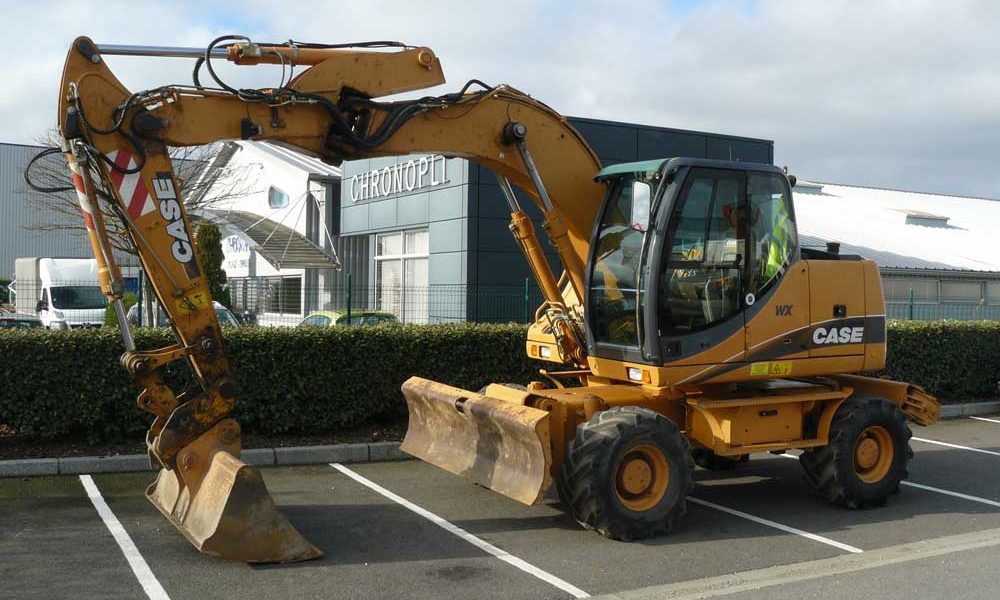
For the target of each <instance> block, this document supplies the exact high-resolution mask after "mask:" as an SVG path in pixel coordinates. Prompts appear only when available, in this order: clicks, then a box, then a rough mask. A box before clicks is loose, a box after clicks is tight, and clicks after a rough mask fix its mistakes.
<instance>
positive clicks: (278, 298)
mask: <svg viewBox="0 0 1000 600" xmlns="http://www.w3.org/2000/svg"><path fill="white" fill-rule="evenodd" d="M309 281H310V279H309V278H303V277H302V276H282V277H252V278H233V279H231V280H230V281H229V283H228V293H229V296H230V297H229V301H228V302H227V304H228V306H229V307H230V309H231V311H232V313H233V314H235V316H236V318H237V320H239V321H241V322H243V323H246V324H257V325H263V326H272V327H274V326H279V327H282V326H283V327H293V326H297V325H299V324H300V323H302V322H303V321H304V320H306V319H308V318H309V317H310V316H316V315H319V316H321V317H325V318H326V319H327V320H329V323H330V324H332V323H336V322H338V321H342V322H344V323H347V322H357V321H359V320H361V321H364V320H365V319H367V320H368V321H372V320H395V321H400V322H404V323H457V322H466V321H468V322H479V323H507V322H516V323H529V322H531V321H532V320H533V319H534V314H535V310H536V308H537V307H538V306H539V304H541V302H542V296H541V293H540V292H539V290H538V288H537V286H536V285H535V284H534V282H533V281H531V280H525V281H524V282H523V283H522V284H521V285H491V286H470V285H427V286H400V285H392V284H382V283H380V282H376V285H370V284H368V283H366V284H362V285H359V284H356V283H352V281H351V280H350V278H348V279H347V280H346V281H344V280H340V282H339V283H338V284H336V285H322V280H320V283H319V284H316V285H305V283H304V282H309ZM884 281H885V283H886V286H885V287H886V290H885V291H886V316H887V317H888V318H890V319H901V320H920V321H929V320H940V319H956V320H963V321H985V320H1000V296H998V295H997V294H996V293H995V292H997V291H1000V287H996V286H994V285H993V283H992V282H991V281H982V282H970V281H967V280H955V281H954V282H953V281H951V280H946V279H940V280H935V281H902V282H901V281H899V280H898V279H897V280H893V279H891V278H885V280H884ZM127 283H128V285H127V288H128V291H129V292H132V293H136V292H138V291H139V289H138V288H139V286H138V284H137V281H136V279H135V278H131V279H129V280H128V282H127ZM310 283H311V282H310ZM3 287H4V289H3V290H2V291H3V294H0V309H4V310H6V311H7V312H12V311H13V312H17V313H20V314H21V315H22V316H28V315H37V316H39V317H42V321H43V322H44V325H46V326H52V325H51V323H52V322H57V323H56V325H55V327H57V328H71V329H72V328H75V327H76V326H85V327H92V326H97V325H99V324H101V323H103V322H104V303H105V300H104V296H103V294H102V293H101V291H100V289H99V286H98V283H97V282H96V281H62V280H60V281H52V282H48V283H44V284H43V283H42V282H33V283H29V282H23V281H22V282H15V283H14V284H13V285H11V286H10V287H11V289H10V293H8V289H7V286H3ZM977 290H981V293H980V294H978V298H977ZM960 292H961V293H965V294H966V296H967V297H966V298H964V299H954V297H955V296H956V295H957V294H958V293H960ZM137 295H138V294H137ZM5 296H9V297H7V298H5ZM150 314H151V313H150ZM164 319H165V317H164V318H163V319H160V320H161V321H163V320H164ZM145 320H147V321H148V320H150V319H149V318H145ZM323 320H324V319H322V318H321V319H317V321H323ZM62 322H65V325H63V324H62Z"/></svg>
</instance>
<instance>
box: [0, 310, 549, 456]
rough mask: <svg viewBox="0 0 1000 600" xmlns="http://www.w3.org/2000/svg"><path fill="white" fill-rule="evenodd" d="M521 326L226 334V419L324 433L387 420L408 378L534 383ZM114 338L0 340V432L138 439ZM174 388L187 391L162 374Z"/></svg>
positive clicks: (144, 336)
mask: <svg viewBox="0 0 1000 600" xmlns="http://www.w3.org/2000/svg"><path fill="white" fill-rule="evenodd" d="M525 333H526V328H525V327H524V326H521V325H468V324H456V325H427V326H417V325H380V326H377V327H336V328H309V329H268V328H260V327H248V328H236V329H227V330H226V331H225V333H224V338H225V345H226V353H227V355H228V356H229V360H230V365H231V367H232V370H233V376H234V378H235V379H236V381H237V383H238V384H239V389H240V393H239V395H238V396H237V404H236V409H235V411H234V412H235V414H236V416H237V418H239V419H240V422H241V424H242V425H243V428H244V430H245V431H255V432H258V433H262V434H280V433H297V434H299V433H301V434H315V433H328V432H335V431H338V430H344V429H347V428H351V427H357V426H359V425H363V424H366V423H370V422H380V421H390V420H394V419H399V418H402V417H404V416H405V414H406V404H405V402H404V401H403V397H402V394H401V393H400V391H399V387H400V385H401V384H402V383H403V381H404V380H405V379H406V378H407V377H409V376H410V375H420V376H423V377H428V378H431V379H435V380H438V381H443V382H447V383H450V384H452V385H456V386H459V387H463V388H466V389H473V390H476V389H479V388H480V387H482V386H483V385H485V384H486V383H489V382H490V381H520V382H524V381H528V380H530V379H533V378H537V372H538V368H539V367H540V366H541V364H540V363H535V364H532V361H530V360H529V359H527V358H525V356H524V337H525ZM135 338H136V344H137V345H138V346H139V347H140V348H146V349H151V348H157V347H162V346H166V345H168V344H170V343H172V336H171V334H170V333H169V331H168V330H165V329H137V330H135ZM121 352H122V350H121V338H120V336H119V333H118V331H117V329H114V330H106V329H105V330H99V331H94V330H90V331H51V332H50V331H44V330H26V329H22V330H5V331H0V356H2V359H0V382H2V385H3V388H4V389H3V390H2V391H0V394H2V395H0V424H5V425H9V426H11V427H13V428H14V429H15V430H17V431H20V432H30V433H31V434H34V435H38V436H40V437H45V438H58V437H82V438H85V439H87V440H88V441H91V442H97V441H114V440H120V439H129V438H130V437H134V436H140V437H141V433H142V432H143V431H145V429H146V427H147V424H148V422H149V421H150V420H151V416H150V415H148V414H146V413H142V412H141V411H139V410H138V408H136V404H135V397H136V394H137V390H136V389H134V388H133V387H132V384H131V381H130V379H129V377H128V376H127V375H126V373H125V372H124V369H122V367H121V365H120V364H119V362H118V357H119V356H120V355H121ZM167 375H168V380H169V381H170V382H171V384H172V385H173V386H174V389H175V390H182V389H184V387H185V386H187V385H190V384H191V383H192V379H191V378H190V376H189V374H188V371H187V369H186V367H185V366H184V365H182V364H179V363H175V364H174V365H170V367H169V372H168V374H167Z"/></svg>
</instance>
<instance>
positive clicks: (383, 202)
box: [335, 118, 774, 323]
mask: <svg viewBox="0 0 1000 600" xmlns="http://www.w3.org/2000/svg"><path fill="white" fill-rule="evenodd" d="M570 122H571V123H572V124H573V126H574V127H576V128H577V129H578V130H579V131H580V133H581V134H582V135H583V137H584V138H585V139H586V140H587V142H588V143H589V144H590V145H591V146H592V147H593V148H594V150H595V152H596V153H597V155H598V157H599V158H600V159H601V162H602V163H604V164H614V163H619V162H628V161H634V160H644V159H650V158H662V157H670V156H694V157H701V158H716V159H732V160H741V161H747V162H763V163H771V162H772V160H773V156H774V152H773V149H774V145H773V142H771V141H768V140H760V139H750V138H742V137H737V136H729V135H718V134H711V133H701V132H694V131H683V130H677V129H667V128H660V127H651V126H644V125H634V124H628V123H614V122H608V121H597V120H593V119H581V118H570ZM521 204H522V207H524V209H525V210H526V212H528V213H529V214H530V215H531V216H532V218H533V219H534V220H535V221H536V222H539V221H540V215H539V214H538V211H537V209H536V208H535V206H534V204H533V203H532V202H530V201H528V200H526V199H525V198H522V203H521ZM509 221H510V212H509V210H508V208H507V203H506V201H505V200H504V198H503V195H502V193H501V191H500V187H499V185H498V183H497V180H496V178H495V177H494V175H493V174H492V172H490V171H489V170H488V169H486V168H484V167H480V166H479V165H476V164H474V163H471V162H469V161H467V160H463V159H449V158H445V157H444V156H440V155H417V156H403V157H391V158H375V159H370V160H360V161H350V162H345V163H344V164H343V165H342V183H341V188H340V219H339V223H338V224H337V225H338V226H339V229H338V230H337V231H336V232H335V235H337V236H339V237H340V238H343V239H346V240H354V243H353V245H352V248H354V249H355V250H361V249H363V248H364V249H365V250H366V251H367V260H366V262H365V265H364V267H363V269H362V270H361V271H360V272H358V271H357V270H355V271H354V272H352V273H351V281H352V288H353V289H352V300H353V301H355V302H356V303H357V304H356V305H357V306H362V307H364V308H369V309H375V310H383V311H388V312H392V313H394V314H396V315H397V316H399V317H400V318H401V319H402V320H404V321H408V322H420V323H424V322H430V323H437V322H449V321H465V320H470V321H509V320H517V321H526V320H529V317H530V316H531V315H532V314H533V313H534V309H535V307H537V305H538V304H539V303H540V301H541V295H540V293H539V292H538V290H537V287H536V285H535V283H534V281H533V279H531V273H530V271H529V269H528V265H527V264H526V262H525V260H524V258H523V256H522V254H521V251H520V249H519V248H518V247H517V245H516V244H515V242H514V240H513V238H512V236H511V234H510V231H509V230H508V228H507V225H508V223H509ZM537 229H538V230H539V231H541V227H540V226H539V227H537ZM540 237H542V238H544V235H542V236H540ZM542 242H543V244H546V245H545V248H546V252H547V254H548V255H549V256H550V257H551V259H552V262H553V264H555V262H556V257H555V254H554V251H553V250H552V248H551V247H549V246H548V245H547V240H544V239H543V240H542ZM354 267H355V268H356V267H357V265H354ZM339 307H340V306H338V308H339Z"/></svg>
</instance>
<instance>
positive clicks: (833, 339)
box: [812, 325, 865, 346]
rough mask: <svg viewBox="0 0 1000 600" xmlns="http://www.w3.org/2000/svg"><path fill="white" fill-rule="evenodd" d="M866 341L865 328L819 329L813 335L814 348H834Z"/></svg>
mask: <svg viewBox="0 0 1000 600" xmlns="http://www.w3.org/2000/svg"><path fill="white" fill-rule="evenodd" d="M864 339H865V328H864V327H863V326H860V325H859V326H856V327H817V328H816V329H815V331H813V334H812V343H813V346H832V345H837V344H860V343H862V342H863V341H864Z"/></svg>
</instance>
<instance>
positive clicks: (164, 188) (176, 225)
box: [153, 173, 194, 264]
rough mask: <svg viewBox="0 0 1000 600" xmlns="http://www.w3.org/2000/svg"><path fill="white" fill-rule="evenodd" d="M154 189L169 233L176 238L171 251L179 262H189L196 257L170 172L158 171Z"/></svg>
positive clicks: (154, 180)
mask: <svg viewBox="0 0 1000 600" xmlns="http://www.w3.org/2000/svg"><path fill="white" fill-rule="evenodd" d="M153 189H154V190H156V197H157V198H159V199H160V216H162V217H163V218H164V219H166V220H167V234H168V235H170V237H172V238H174V243H173V244H171V246H170V253H171V254H173V256H174V260H176V261H177V262H179V263H183V264H187V263H189V262H191V259H192V258H193V257H194V252H193V251H192V248H191V238H190V237H189V236H188V233H187V229H186V228H185V227H184V219H183V218H182V213H181V205H180V202H179V201H178V199H177V190H175V189H174V180H173V177H171V176H170V174H169V173H157V174H156V177H155V178H154V179H153Z"/></svg>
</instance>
